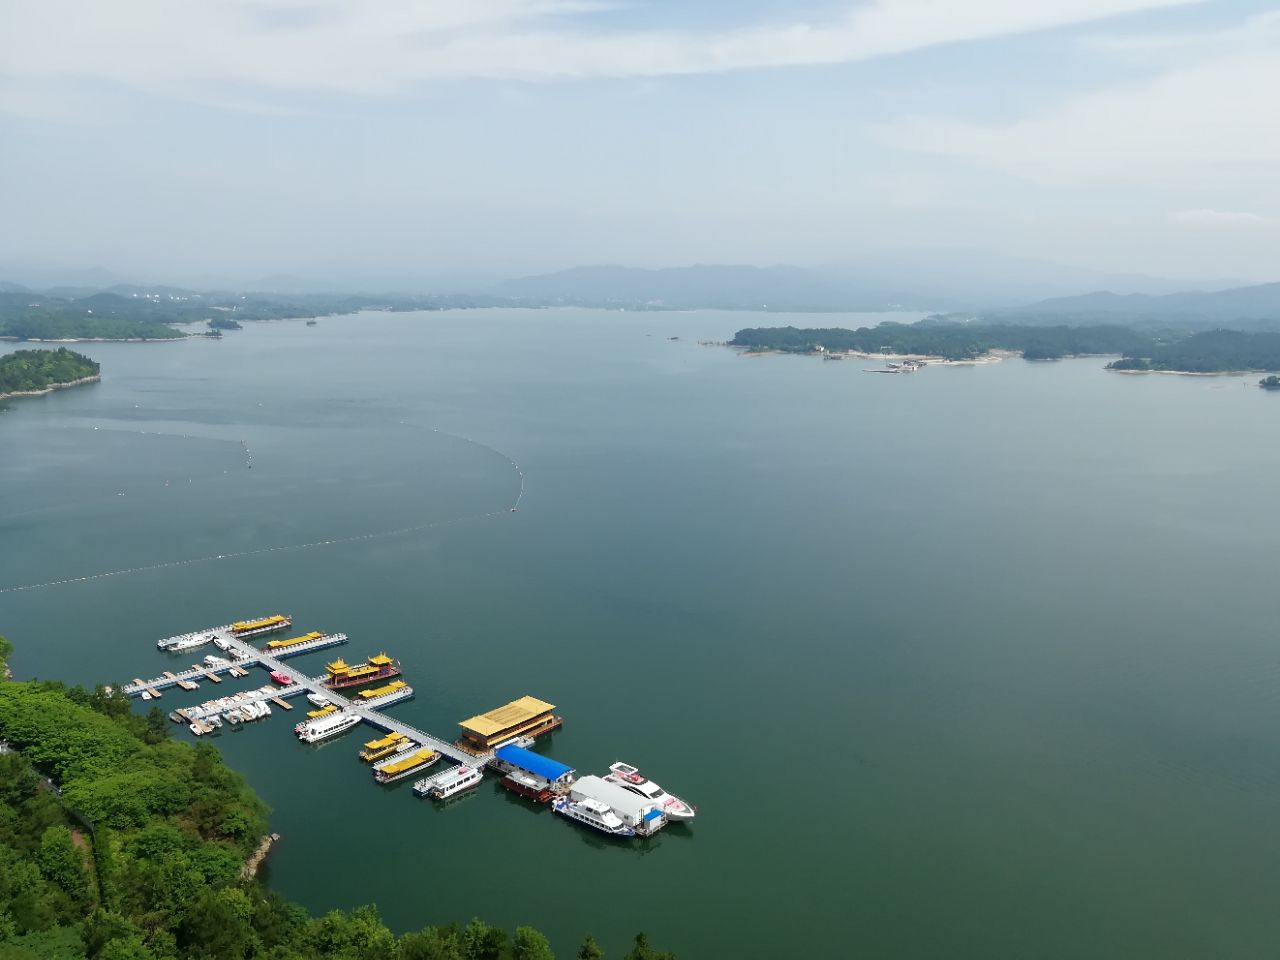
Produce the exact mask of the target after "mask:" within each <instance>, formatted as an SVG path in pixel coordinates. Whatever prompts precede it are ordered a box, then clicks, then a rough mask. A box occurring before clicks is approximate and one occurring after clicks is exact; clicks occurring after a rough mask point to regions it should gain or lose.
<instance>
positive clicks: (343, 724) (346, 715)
mask: <svg viewBox="0 0 1280 960" xmlns="http://www.w3.org/2000/svg"><path fill="white" fill-rule="evenodd" d="M359 722H360V717H359V716H358V715H357V714H354V713H351V712H350V711H347V710H340V711H338V712H337V713H331V714H329V715H328V716H327V717H319V718H318V719H315V720H308V721H307V722H306V723H300V724H298V726H297V727H295V728H294V729H295V730H296V731H297V733H298V739H299V740H301V741H302V742H303V743H319V742H320V741H321V740H326V739H328V738H329V737H333V736H336V735H338V734H339V733H342V732H343V731H345V730H350V729H351V728H352V727H354V726H355V725H356V724H358V723H359Z"/></svg>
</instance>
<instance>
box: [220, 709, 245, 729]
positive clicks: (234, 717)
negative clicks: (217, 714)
mask: <svg viewBox="0 0 1280 960" xmlns="http://www.w3.org/2000/svg"><path fill="white" fill-rule="evenodd" d="M222 717H223V719H224V720H226V721H227V723H229V724H231V725H232V726H233V727H234V726H235V725H236V724H237V723H239V722H240V721H241V720H243V719H244V718H243V717H242V716H241V715H240V711H239V710H228V711H227V712H226V713H224V714H223V715H222Z"/></svg>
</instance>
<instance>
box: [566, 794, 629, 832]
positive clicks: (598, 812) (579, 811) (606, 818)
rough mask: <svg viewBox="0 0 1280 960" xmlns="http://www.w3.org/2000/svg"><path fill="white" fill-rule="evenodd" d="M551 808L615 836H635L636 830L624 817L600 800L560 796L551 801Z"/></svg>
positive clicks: (571, 818)
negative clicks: (627, 823) (626, 822)
mask: <svg viewBox="0 0 1280 960" xmlns="http://www.w3.org/2000/svg"><path fill="white" fill-rule="evenodd" d="M551 809H552V810H554V811H555V812H556V813H558V814H561V815H562V816H566V817H568V818H569V819H570V820H577V821H578V822H579V823H585V824H586V825H587V826H589V827H593V828H594V829H596V830H599V831H600V832H601V833H608V834H611V835H612V836H615V837H634V836H635V835H636V832H635V830H633V829H631V827H628V826H627V825H626V824H625V823H623V822H622V818H621V817H619V816H618V815H617V814H616V813H614V812H613V808H612V807H610V806H609V805H608V804H607V803H604V802H602V801H600V800H592V799H590V798H587V797H584V798H583V799H581V800H570V799H568V798H566V797H560V798H558V799H556V800H553V801H552V802H551Z"/></svg>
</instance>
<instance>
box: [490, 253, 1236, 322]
mask: <svg viewBox="0 0 1280 960" xmlns="http://www.w3.org/2000/svg"><path fill="white" fill-rule="evenodd" d="M1221 285H1222V286H1232V285H1233V282H1232V281H1222V283H1221ZM1205 286H1207V287H1214V286H1217V285H1216V284H1206V285H1205ZM1101 287H1106V288H1108V289H1115V290H1120V291H1122V292H1123V293H1131V294H1143V295H1156V294H1169V293H1173V292H1175V291H1178V290H1181V289H1185V287H1186V284H1184V283H1179V282H1176V281H1172V280H1164V279H1161V278H1158V277H1144V276H1138V275H1125V274H1104V273H1098V272H1094V271H1085V270H1075V269H1072V268H1066V267H1059V266H1057V265H1056V264H1046V263H1042V262H1040V261H1035V260H1026V259H1021V258H1016V257H1000V256H995V255H983V254H975V253H973V252H969V251H935V252H934V253H933V254H930V255H928V256H926V255H924V254H920V255H915V256H912V257H903V256H894V257H889V256H885V257H878V258H866V261H865V262H862V263H860V264H859V265H857V266H850V267H819V268H810V267H794V266H774V267H754V266H722V265H707V264H699V265H695V266H691V267H669V268H665V269H657V270H646V269H640V268H636V267H620V266H592V267H574V268H572V269H569V270H561V271H559V272H556V273H548V274H540V275H536V276H529V277H521V278H519V279H514V280H507V281H505V282H503V283H500V284H497V285H496V286H494V287H492V288H491V292H493V293H495V294H498V295H499V296H505V297H513V298H521V299H536V300H545V301H551V302H562V303H571V304H577V305H581V306H622V307H627V306H630V307H666V308H671V309H682V308H683V309H717V308H718V309H726V310H769V311H795V312H805V311H817V312H839V311H854V312H858V311H883V310H917V311H925V312H930V313H949V312H979V311H985V310H991V309H1008V308H1012V307H1014V306H1022V307H1025V308H1028V309H1030V307H1028V305H1030V304H1034V303H1036V302H1038V301H1041V300H1044V299H1045V298H1050V297H1055V296H1057V295H1060V294H1064V293H1075V292H1076V291H1079V290H1088V289H1099V288H1101Z"/></svg>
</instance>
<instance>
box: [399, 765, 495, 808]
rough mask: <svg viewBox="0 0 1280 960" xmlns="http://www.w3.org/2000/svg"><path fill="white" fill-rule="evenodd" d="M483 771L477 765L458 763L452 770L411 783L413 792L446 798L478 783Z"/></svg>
mask: <svg viewBox="0 0 1280 960" xmlns="http://www.w3.org/2000/svg"><path fill="white" fill-rule="evenodd" d="M483 779H484V772H483V771H482V770H481V769H480V768H479V767H468V766H467V765H466V764H465V763H463V764H459V765H458V766H456V767H454V768H453V769H452V770H446V771H445V772H444V773H440V774H436V776H434V777H430V778H428V779H425V780H419V781H418V782H417V783H415V784H414V785H413V792H414V793H416V794H417V795H418V796H420V797H426V796H429V797H432V798H433V799H435V800H448V799H449V798H450V797H456V796H457V795H458V794H460V793H463V792H465V791H467V790H470V789H471V788H472V787H477V786H479V785H480V781H481V780H483Z"/></svg>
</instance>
